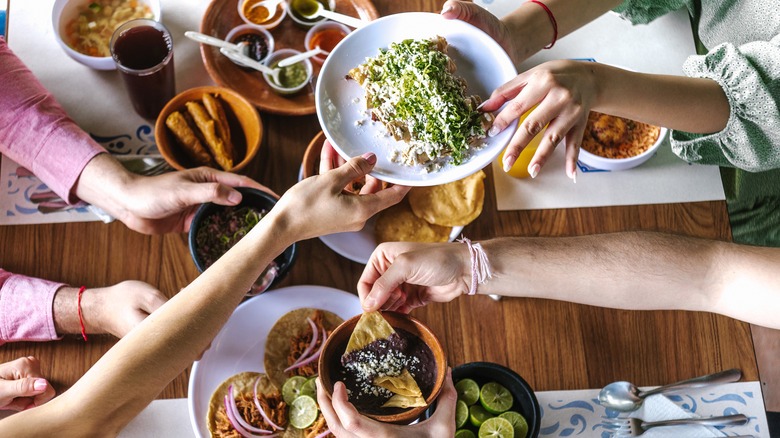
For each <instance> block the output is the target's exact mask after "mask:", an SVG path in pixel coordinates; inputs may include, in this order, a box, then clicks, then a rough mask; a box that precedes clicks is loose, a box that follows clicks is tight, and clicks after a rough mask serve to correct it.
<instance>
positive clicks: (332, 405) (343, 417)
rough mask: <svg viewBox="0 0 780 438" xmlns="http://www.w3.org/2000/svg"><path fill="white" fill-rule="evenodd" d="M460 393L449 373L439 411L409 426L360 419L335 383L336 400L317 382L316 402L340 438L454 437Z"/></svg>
mask: <svg viewBox="0 0 780 438" xmlns="http://www.w3.org/2000/svg"><path fill="white" fill-rule="evenodd" d="M457 401H458V393H457V392H456V391H455V385H453V383H452V370H450V369H447V376H446V377H445V379H444V386H442V390H441V393H440V394H439V398H438V399H437V400H436V411H435V412H434V413H433V415H432V416H431V417H430V418H428V419H427V420H425V421H422V422H419V423H416V424H412V425H409V426H403V425H400V426H399V425H396V424H387V423H380V422H378V421H375V420H372V419H370V418H368V417H365V416H363V415H361V414H360V413H359V412H358V411H357V409H355V407H354V406H353V405H352V404H351V403H350V402H349V400H348V398H347V390H346V387H345V386H344V384H343V383H341V382H336V384H335V385H334V387H333V399H332V400H331V398H330V397H328V394H327V393H326V392H325V390H324V389H323V388H322V382H321V381H320V379H319V378H317V402H318V404H319V405H320V410H321V411H322V415H323V416H324V417H325V421H326V422H327V423H328V429H330V431H331V433H333V434H334V435H335V436H337V437H339V438H343V437H354V438H362V437H377V436H381V437H388V438H392V437H404V438H428V437H430V438H433V437H437V438H438V437H443V436H447V437H449V436H454V435H455V404H456V403H457Z"/></svg>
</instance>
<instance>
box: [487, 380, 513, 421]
mask: <svg viewBox="0 0 780 438" xmlns="http://www.w3.org/2000/svg"><path fill="white" fill-rule="evenodd" d="M479 402H480V403H481V404H482V407H484V408H485V410H487V411H488V412H490V413H491V414H496V415H497V414H500V413H502V412H504V411H508V410H509V408H511V407H512V403H513V402H514V398H513V397H512V393H511V392H509V390H508V389H506V388H504V387H503V386H501V385H499V384H498V383H496V382H490V383H485V385H484V386H482V389H481V390H480V391H479Z"/></svg>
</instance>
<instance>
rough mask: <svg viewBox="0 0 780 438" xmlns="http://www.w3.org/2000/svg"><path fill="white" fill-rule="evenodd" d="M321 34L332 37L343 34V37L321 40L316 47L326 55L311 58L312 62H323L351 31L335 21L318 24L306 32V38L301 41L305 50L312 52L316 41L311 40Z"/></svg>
mask: <svg viewBox="0 0 780 438" xmlns="http://www.w3.org/2000/svg"><path fill="white" fill-rule="evenodd" d="M322 32H326V33H332V35H339V34H343V35H344V36H343V37H341V39H338V40H331V39H330V38H323V39H322V42H321V43H320V44H318V46H319V47H320V48H321V49H322V50H324V51H325V52H326V53H323V54H320V55H317V56H314V57H312V59H313V60H314V61H316V62H319V63H323V62H325V58H327V57H328V55H329V54H330V52H331V51H332V50H333V49H334V48H335V47H336V46H337V45H338V43H340V42H341V40H342V39H344V38H346V36H347V35H349V33H350V32H352V30H351V29H350V28H348V27H347V26H344V25H343V24H341V23H336V22H335V21H325V22H322V23H319V24H317V25H315V26H314V27H312V28H311V29H309V31H308V32H306V38H305V39H304V40H303V44H304V47H305V48H306V50H314V48H315V44H316V41H312V40H314V39H315V36H317V35H318V34H321V33H322Z"/></svg>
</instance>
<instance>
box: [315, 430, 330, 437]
mask: <svg viewBox="0 0 780 438" xmlns="http://www.w3.org/2000/svg"><path fill="white" fill-rule="evenodd" d="M328 435H330V429H325V432H322V433H321V434H319V435H317V436H315V437H314V438H325V437H326V436H328Z"/></svg>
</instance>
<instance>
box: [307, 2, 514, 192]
mask: <svg viewBox="0 0 780 438" xmlns="http://www.w3.org/2000/svg"><path fill="white" fill-rule="evenodd" d="M436 35H441V36H443V37H445V38H447V40H448V42H449V43H450V50H449V54H450V56H451V57H452V58H453V59H454V60H455V63H456V65H457V66H458V71H457V73H458V74H459V75H460V76H463V77H464V78H465V79H466V80H467V82H468V84H469V85H468V90H467V93H468V94H477V95H479V96H481V97H482V98H487V97H489V96H490V94H491V93H492V92H493V90H494V89H496V88H498V87H499V86H500V85H502V84H504V83H505V82H507V81H509V80H510V79H512V78H514V77H515V76H516V75H517V70H516V69H515V67H514V64H513V63H512V61H511V60H510V59H509V56H508V55H507V54H506V52H504V50H503V49H502V48H501V46H499V45H498V43H496V42H495V41H494V40H493V39H492V38H491V37H490V36H488V35H487V34H486V33H484V32H482V31H481V30H479V29H478V28H476V27H474V26H472V25H470V24H468V23H465V22H463V21H460V20H447V19H445V18H443V17H441V15H439V14H432V13H426V12H409V13H402V14H395V15H389V16H386V17H382V18H380V19H378V20H375V21H372V22H370V23H369V24H367V25H366V26H365V27H362V28H360V29H357V30H355V31H353V32H352V33H350V34H349V35H347V37H346V38H344V39H343V40H342V41H341V42H340V43H339V44H338V45H337V46H336V48H335V49H334V50H333V52H331V54H330V55H329V56H328V57H327V59H326V60H325V63H324V64H323V66H322V70H321V71H320V75H319V77H318V80H317V87H316V90H315V102H316V107H317V117H318V119H319V121H320V125H321V126H322V130H323V132H324V133H325V136H326V137H327V138H328V140H330V142H331V143H332V144H333V147H334V149H336V151H337V152H338V153H339V154H340V155H341V156H342V157H344V158H350V157H352V156H356V155H362V154H363V153H364V152H367V151H373V152H376V155H377V164H376V166H375V167H374V170H373V171H372V172H371V175H372V176H374V177H376V178H378V179H381V180H383V181H387V182H390V183H393V184H402V185H407V186H432V185H438V184H445V183H448V182H452V181H456V180H459V179H462V178H465V177H467V176H469V175H471V174H473V173H475V172H477V171H478V170H480V169H482V168H484V167H485V166H487V165H488V164H490V163H491V162H492V161H493V160H494V159H495V158H496V157H497V156H498V155H499V154H500V153H501V151H502V150H504V148H505V147H506V145H507V144H508V143H509V140H510V139H511V138H512V135H513V134H514V132H515V130H516V129H517V124H516V123H512V124H510V127H508V128H507V129H505V130H504V131H502V132H501V133H499V134H498V135H496V136H495V137H489V138H486V139H485V140H484V141H483V142H484V146H483V147H482V148H481V149H479V150H478V151H476V152H475V153H474V154H473V155H472V156H471V157H470V159H469V160H468V161H466V162H465V163H463V164H461V165H459V166H454V165H451V164H448V165H446V166H445V167H444V168H442V169H441V170H439V171H437V172H431V173H427V172H425V171H424V170H423V167H422V166H417V167H409V166H403V165H400V164H397V163H393V162H391V161H390V158H389V156H390V153H391V152H392V150H393V149H394V147H395V145H397V144H399V142H396V141H395V140H393V139H392V138H391V137H388V136H386V135H384V133H385V130H384V127H382V126H380V124H378V123H373V122H370V121H368V122H366V123H364V124H363V125H362V126H356V122H357V121H358V120H363V119H367V118H366V116H365V103H364V93H363V90H362V89H361V87H360V86H359V85H358V84H357V83H356V82H354V81H351V80H346V79H344V78H345V75H346V74H347V72H348V71H349V70H350V69H351V68H352V67H355V66H357V65H359V64H360V63H362V62H363V61H364V60H365V58H367V57H370V56H376V55H377V54H378V51H379V48H384V47H387V46H388V45H389V44H390V43H391V42H395V41H401V40H403V39H407V38H429V37H434V36H436Z"/></svg>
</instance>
